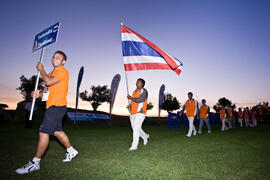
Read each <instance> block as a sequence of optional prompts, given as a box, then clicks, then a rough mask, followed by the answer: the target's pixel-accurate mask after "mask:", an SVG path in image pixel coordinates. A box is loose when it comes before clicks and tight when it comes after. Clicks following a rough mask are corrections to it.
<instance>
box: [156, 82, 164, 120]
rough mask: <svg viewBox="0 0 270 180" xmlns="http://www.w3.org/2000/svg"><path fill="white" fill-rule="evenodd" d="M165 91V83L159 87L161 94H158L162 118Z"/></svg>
mask: <svg viewBox="0 0 270 180" xmlns="http://www.w3.org/2000/svg"><path fill="white" fill-rule="evenodd" d="M164 91H165V85H164V84H162V85H161V87H160V89H159V96H158V118H160V112H161V108H162V106H163V102H164Z"/></svg>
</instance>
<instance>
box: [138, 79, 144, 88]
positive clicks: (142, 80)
mask: <svg viewBox="0 0 270 180" xmlns="http://www.w3.org/2000/svg"><path fill="white" fill-rule="evenodd" d="M137 81H141V82H142V83H143V87H144V85H145V80H144V79H142V78H139V79H138V80H137Z"/></svg>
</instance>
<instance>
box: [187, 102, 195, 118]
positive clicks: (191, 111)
mask: <svg viewBox="0 0 270 180" xmlns="http://www.w3.org/2000/svg"><path fill="white" fill-rule="evenodd" d="M185 106H186V114H187V117H188V118H189V117H194V113H195V109H196V103H195V101H194V100H193V99H192V100H191V101H190V102H189V100H187V102H186V104H185Z"/></svg>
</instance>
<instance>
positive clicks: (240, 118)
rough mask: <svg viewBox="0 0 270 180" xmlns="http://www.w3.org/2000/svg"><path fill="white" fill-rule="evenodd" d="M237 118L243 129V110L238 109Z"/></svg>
mask: <svg viewBox="0 0 270 180" xmlns="http://www.w3.org/2000/svg"><path fill="white" fill-rule="evenodd" d="M237 118H238V122H239V124H240V127H243V111H242V109H241V108H239V109H238V112H237Z"/></svg>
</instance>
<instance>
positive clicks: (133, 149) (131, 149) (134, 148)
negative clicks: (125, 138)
mask: <svg viewBox="0 0 270 180" xmlns="http://www.w3.org/2000/svg"><path fill="white" fill-rule="evenodd" d="M128 150H129V151H136V150H137V148H136V147H130V148H129V149H128Z"/></svg>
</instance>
